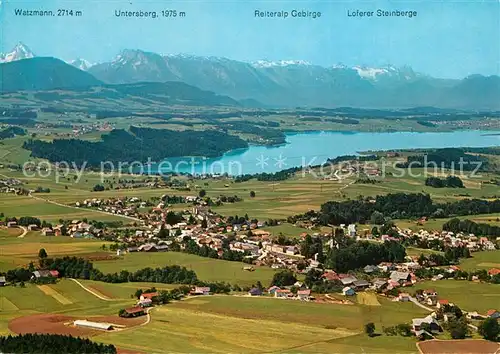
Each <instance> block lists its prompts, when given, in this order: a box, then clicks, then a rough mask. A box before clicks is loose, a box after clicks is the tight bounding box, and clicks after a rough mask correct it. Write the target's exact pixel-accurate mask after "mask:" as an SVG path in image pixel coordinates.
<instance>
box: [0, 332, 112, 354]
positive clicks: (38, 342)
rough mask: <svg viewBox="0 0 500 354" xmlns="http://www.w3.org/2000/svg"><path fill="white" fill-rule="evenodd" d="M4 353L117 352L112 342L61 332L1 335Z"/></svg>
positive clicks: (104, 353)
mask: <svg viewBox="0 0 500 354" xmlns="http://www.w3.org/2000/svg"><path fill="white" fill-rule="evenodd" d="M0 352H2V353H51V354H59V353H61V354H66V353H102V354H115V353H116V348H115V346H114V345H112V344H102V343H96V342H93V341H91V340H90V339H87V338H79V337H73V336H65V335H59V334H20V335H17V336H11V335H9V336H3V337H0Z"/></svg>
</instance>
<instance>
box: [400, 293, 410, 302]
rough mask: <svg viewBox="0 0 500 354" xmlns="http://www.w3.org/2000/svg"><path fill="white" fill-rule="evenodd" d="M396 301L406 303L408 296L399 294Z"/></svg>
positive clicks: (408, 299)
mask: <svg viewBox="0 0 500 354" xmlns="http://www.w3.org/2000/svg"><path fill="white" fill-rule="evenodd" d="M398 301H402V302H407V301H410V294H408V293H399V295H398Z"/></svg>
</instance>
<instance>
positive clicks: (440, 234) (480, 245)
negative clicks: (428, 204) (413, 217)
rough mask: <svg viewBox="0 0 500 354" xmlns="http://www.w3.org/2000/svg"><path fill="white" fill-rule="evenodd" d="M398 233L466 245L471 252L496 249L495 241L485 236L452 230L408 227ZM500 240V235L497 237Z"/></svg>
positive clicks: (447, 243)
mask: <svg viewBox="0 0 500 354" xmlns="http://www.w3.org/2000/svg"><path fill="white" fill-rule="evenodd" d="M399 233H400V235H401V236H403V237H406V238H409V237H417V238H419V239H421V240H426V241H442V242H443V243H444V245H445V246H446V247H466V248H468V249H469V251H471V252H475V251H492V250H495V249H496V244H495V242H493V241H491V240H489V239H488V238H487V237H478V236H476V235H474V234H471V233H469V234H467V233H461V232H457V233H454V232H452V231H432V232H429V231H426V230H419V231H417V232H414V231H412V230H409V229H405V230H400V232H399ZM497 241H500V237H499V238H498V239H497Z"/></svg>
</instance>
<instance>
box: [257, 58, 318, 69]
mask: <svg viewBox="0 0 500 354" xmlns="http://www.w3.org/2000/svg"><path fill="white" fill-rule="evenodd" d="M290 65H311V63H309V62H308V61H305V60H278V61H268V60H257V61H255V62H253V63H252V66H253V67H255V68H272V67H276V66H290Z"/></svg>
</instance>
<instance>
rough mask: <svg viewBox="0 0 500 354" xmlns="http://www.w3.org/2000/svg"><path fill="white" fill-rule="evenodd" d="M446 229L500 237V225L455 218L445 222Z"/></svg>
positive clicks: (444, 228)
mask: <svg viewBox="0 0 500 354" xmlns="http://www.w3.org/2000/svg"><path fill="white" fill-rule="evenodd" d="M443 230H444V231H451V232H454V233H458V232H465V233H469V234H474V235H476V236H488V237H491V238H497V237H500V226H496V225H490V224H485V223H477V222H474V221H472V220H468V219H465V220H460V219H458V218H453V219H451V220H449V221H447V222H445V223H444V224H443Z"/></svg>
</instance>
